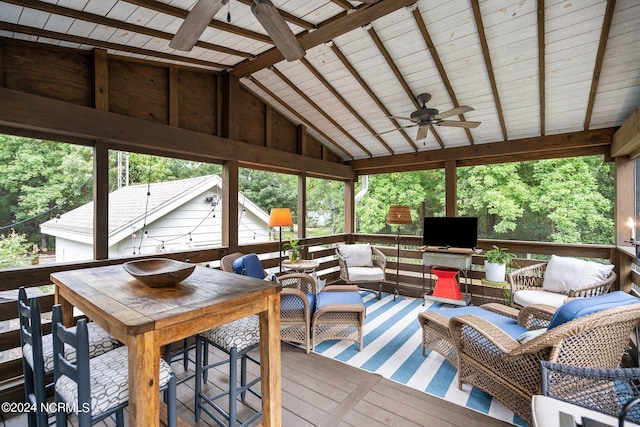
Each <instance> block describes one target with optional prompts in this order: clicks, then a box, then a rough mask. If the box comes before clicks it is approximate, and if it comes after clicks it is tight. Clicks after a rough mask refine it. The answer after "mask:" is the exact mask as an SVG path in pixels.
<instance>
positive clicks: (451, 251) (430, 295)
mask: <svg viewBox="0 0 640 427" xmlns="http://www.w3.org/2000/svg"><path fill="white" fill-rule="evenodd" d="M423 248H424V249H423ZM420 250H422V251H423V253H422V305H425V304H426V301H427V300H430V301H437V302H443V303H446V304H453V305H463V306H464V305H470V304H471V294H470V293H469V270H470V269H471V260H472V257H473V254H474V253H476V251H475V250H473V249H464V248H448V249H440V248H439V247H432V246H428V247H425V246H423V247H421V248H420ZM425 271H428V273H429V276H430V279H432V278H433V276H434V275H435V276H436V277H437V278H438V280H437V281H436V285H435V286H434V288H433V289H429V291H427V289H426V286H425V284H426V283H425V282H426V280H425ZM460 273H462V274H463V275H464V285H465V292H460V289H459V287H460V283H459V281H458V280H456V276H459V274H460ZM453 287H457V289H454V288H453Z"/></svg>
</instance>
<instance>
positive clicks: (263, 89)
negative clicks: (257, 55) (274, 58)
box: [244, 76, 354, 159]
mask: <svg viewBox="0 0 640 427" xmlns="http://www.w3.org/2000/svg"><path fill="white" fill-rule="evenodd" d="M246 79H248V80H250V81H251V83H253V84H254V85H256V86H258V87H259V88H260V90H262V91H263V92H265V93H266V94H267V95H269V96H270V97H271V98H273V99H274V100H275V101H276V102H278V103H279V104H280V105H282V106H283V107H285V108H286V109H287V110H289V112H290V113H291V114H293V115H294V116H296V117H297V118H298V120H300V121H301V122H302V123H304V124H306V125H307V127H310V128H311V129H313V130H314V131H316V132H317V133H318V134H319V135H321V136H322V137H323V138H325V139H326V140H327V141H329V142H330V143H331V144H333V145H334V146H335V147H336V148H338V149H339V150H340V151H342V152H343V153H344V154H346V155H347V156H348V157H349V158H350V159H353V158H354V157H353V155H352V154H351V153H350V152H349V151H347V150H346V149H345V148H344V147H342V146H341V145H340V144H338V143H337V142H336V141H334V140H333V138H331V137H330V136H329V135H327V134H326V133H324V132H323V131H321V130H320V129H318V128H317V127H316V126H314V124H313V123H311V122H309V121H308V120H307V119H306V118H305V117H304V116H303V115H302V114H300V113H299V112H298V111H297V110H296V109H294V108H292V107H291V106H290V105H289V104H287V103H286V102H284V101H283V100H282V99H281V98H280V97H278V95H276V94H275V93H273V92H272V91H271V90H269V88H268V87H266V86H265V85H263V84H262V83H260V82H259V81H258V80H257V79H256V78H254V77H253V76H248V77H246ZM244 86H245V87H246V88H247V89H248V90H251V89H250V88H249V87H247V86H246V85H244ZM251 92H252V93H253V91H251ZM265 104H267V105H269V103H268V102H266V101H265Z"/></svg>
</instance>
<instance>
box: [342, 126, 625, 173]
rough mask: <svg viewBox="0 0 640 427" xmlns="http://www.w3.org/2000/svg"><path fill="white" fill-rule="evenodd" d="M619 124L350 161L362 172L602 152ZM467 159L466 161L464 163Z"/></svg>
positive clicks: (607, 147) (609, 142)
mask: <svg viewBox="0 0 640 427" xmlns="http://www.w3.org/2000/svg"><path fill="white" fill-rule="evenodd" d="M615 131H616V128H606V129H597V130H588V131H580V132H571V133H563V134H558V135H548V136H540V137H532V138H523V139H516V140H511V141H502V142H495V143H487V144H476V145H472V146H466V147H454V148H446V149H444V150H429V151H421V152H419V153H415V154H413V153H412V154H398V155H395V156H385V157H376V158H373V159H359V160H352V161H350V162H348V164H350V165H351V166H352V167H353V169H354V171H355V172H356V173H357V174H359V175H363V174H370V173H378V172H376V171H377V170H378V169H380V170H382V169H386V170H395V171H398V170H406V168H408V167H418V166H419V165H423V164H429V163H432V162H445V161H447V160H456V161H457V162H458V163H457V164H471V163H472V162H475V163H474V164H483V163H484V162H485V161H486V160H487V159H491V158H496V159H497V158H499V159H501V161H502V162H503V163H506V162H511V161H520V160H523V159H536V158H540V157H539V156H542V155H544V154H543V153H548V154H549V158H551V157H553V156H554V154H557V153H558V152H561V151H562V150H568V152H571V150H573V152H575V153H577V150H579V149H582V148H588V147H605V149H604V150H602V151H603V152H605V151H608V150H610V146H611V143H612V141H613V135H614V132H615ZM515 159H518V160H515ZM465 162H466V163H465Z"/></svg>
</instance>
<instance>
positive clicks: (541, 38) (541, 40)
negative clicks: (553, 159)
mask: <svg viewBox="0 0 640 427" xmlns="http://www.w3.org/2000/svg"><path fill="white" fill-rule="evenodd" d="M544 7H545V6H544V0H538V96H539V97H540V135H542V136H544V135H545V132H546V122H545V119H546V114H547V109H546V107H547V98H546V93H547V91H546V76H547V74H546V58H545V44H546V42H545V25H544V24H545V13H544ZM506 139H507V138H506V134H505V140H506Z"/></svg>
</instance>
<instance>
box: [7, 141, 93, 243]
mask: <svg viewBox="0 0 640 427" xmlns="http://www.w3.org/2000/svg"><path fill="white" fill-rule="evenodd" d="M92 168H93V163H92V150H91V148H89V147H82V146H77V145H72V144H63V143H56V142H51V141H43V140H37V139H30V138H22V137H15V136H9V135H0V190H1V191H0V206H7V207H8V209H7V210H3V213H2V214H1V216H0V220H1V221H2V224H1V225H0V227H1V228H0V231H3V230H5V229H7V228H9V227H11V228H19V230H20V233H22V234H26V235H27V236H28V240H29V241H30V242H31V243H35V244H39V242H40V230H39V227H38V225H39V224H40V223H41V222H44V221H45V220H47V219H49V218H51V217H53V216H55V215H56V214H58V213H63V212H66V211H68V210H70V209H73V208H75V207H77V206H79V205H81V204H83V203H85V202H86V201H87V200H91V197H92V196H91V194H92V191H93V188H92V184H91V183H92ZM31 219H34V220H31Z"/></svg>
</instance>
